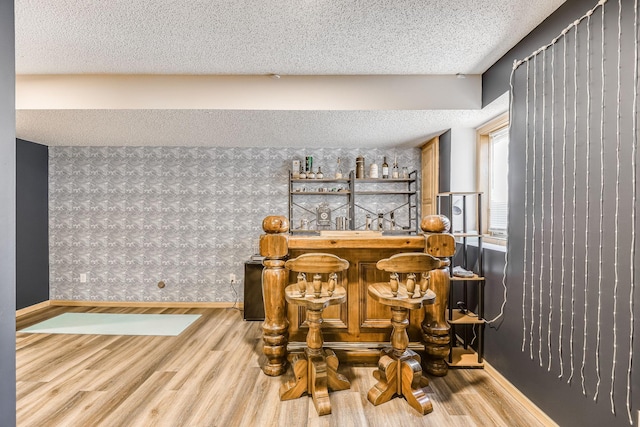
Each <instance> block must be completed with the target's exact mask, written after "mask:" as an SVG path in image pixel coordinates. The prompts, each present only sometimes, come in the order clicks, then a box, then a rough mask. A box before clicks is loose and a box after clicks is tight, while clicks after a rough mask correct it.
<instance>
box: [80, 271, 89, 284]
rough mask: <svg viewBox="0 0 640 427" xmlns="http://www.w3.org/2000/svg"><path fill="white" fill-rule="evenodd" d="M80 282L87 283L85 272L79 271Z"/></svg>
mask: <svg viewBox="0 0 640 427" xmlns="http://www.w3.org/2000/svg"><path fill="white" fill-rule="evenodd" d="M80 283H87V273H80Z"/></svg>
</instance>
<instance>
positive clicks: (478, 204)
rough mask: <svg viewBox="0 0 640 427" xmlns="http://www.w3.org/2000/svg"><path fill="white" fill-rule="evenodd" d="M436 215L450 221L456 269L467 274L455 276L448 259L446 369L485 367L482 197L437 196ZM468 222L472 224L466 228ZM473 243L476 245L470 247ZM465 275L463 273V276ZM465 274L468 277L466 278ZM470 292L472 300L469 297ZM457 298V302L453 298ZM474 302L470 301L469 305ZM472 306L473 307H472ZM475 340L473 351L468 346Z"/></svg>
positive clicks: (462, 194)
mask: <svg viewBox="0 0 640 427" xmlns="http://www.w3.org/2000/svg"><path fill="white" fill-rule="evenodd" d="M436 197H437V208H438V213H441V214H444V215H446V216H447V217H449V218H451V226H452V231H451V234H453V236H454V237H455V238H456V242H457V244H456V246H457V250H456V252H457V254H456V255H457V256H456V257H455V258H456V261H457V262H458V264H459V267H462V269H463V270H465V271H466V273H465V274H463V275H462V277H461V276H458V275H456V274H455V273H454V269H455V268H456V267H457V266H456V265H455V264H454V257H452V258H451V287H450V291H449V309H448V311H447V321H448V323H449V325H450V326H451V341H450V345H451V349H450V350H451V351H450V352H449V359H448V362H447V363H448V365H449V366H450V367H458V368H482V367H483V366H484V363H483V357H484V328H485V325H486V320H485V317H484V286H485V278H484V268H483V260H482V255H483V252H482V237H483V236H482V234H481V233H480V224H481V223H482V193H479V192H447V193H440V194H438V195H437V196H436ZM469 222H471V223H472V224H469ZM471 239H473V240H475V241H476V242H477V244H470V240H471ZM470 246H472V247H475V248H477V249H474V250H475V251H477V252H476V256H475V262H471V257H470V252H471V249H470ZM463 273H464V272H463ZM467 274H468V275H467ZM470 292H472V295H473V298H472V296H471V295H470ZM456 296H458V298H456ZM472 299H473V301H472ZM472 305H473V307H472ZM476 339H477V343H476V349H477V352H476V351H474V350H473V349H472V348H471V346H472V345H473V343H474V340H476Z"/></svg>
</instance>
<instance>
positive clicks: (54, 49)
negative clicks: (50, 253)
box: [15, 0, 564, 147]
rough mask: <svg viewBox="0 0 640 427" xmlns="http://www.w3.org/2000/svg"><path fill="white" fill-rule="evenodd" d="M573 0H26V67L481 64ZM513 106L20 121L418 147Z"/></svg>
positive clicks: (228, 71) (419, 69) (22, 49)
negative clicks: (442, 133)
mask: <svg viewBox="0 0 640 427" xmlns="http://www.w3.org/2000/svg"><path fill="white" fill-rule="evenodd" d="M563 2H564V0H539V1H531V0H502V1H498V0H454V1H446V0H422V1H420V0H372V1H366V2H365V1H348V2H337V1H327V0H298V1H292V0H258V1H256V0H252V1H248V0H227V1H222V0H190V1H180V0H145V1H131V0H110V1H104V0H56V1H46V2H45V1H40V0H15V22H16V74H18V75H27V74H36V75H51V74H57V75H84V74H98V75H112V74H124V75H157V74H161V75H204V76H212V75H213V76H229V75H258V76H260V75H270V74H279V75H282V76H283V78H285V77H286V76H291V75H296V76H300V75H307V76H343V75H349V76H359V75H364V76H369V75H396V76H399V77H402V76H405V75H409V76H410V75H414V76H415V75H427V76H428V75H453V74H457V73H461V74H467V75H474V74H481V73H482V72H484V71H486V69H487V68H488V67H489V66H491V65H492V64H493V63H494V62H495V61H496V60H498V59H499V58H500V57H501V56H502V55H503V54H504V53H506V52H507V51H508V50H509V49H510V48H511V47H513V46H514V45H515V44H516V43H517V42H518V41H519V40H520V39H522V38H523V37H524V36H525V35H526V34H528V33H529V32H530V31H531V30H532V29H533V28H535V27H536V26H537V25H538V24H539V23H540V22H542V21H543V20H544V19H545V18H546V17H547V16H548V15H549V14H551V13H552V12H553V11H554V10H555V9H556V8H557V7H559V6H560V5H561V4H562V3H563ZM403 91H405V92H410V91H407V90H406V89H403ZM161 92H162V91H159V93H158V96H165V97H166V96H169V95H167V94H164V93H161ZM19 95H20V91H19V90H17V96H19ZM171 96H180V95H179V94H178V95H176V94H172V95H171ZM17 104H20V99H17ZM181 105H183V104H182V103H181ZM506 107H507V102H506V99H505V98H504V97H501V100H500V101H499V102H498V103H497V104H496V105H492V106H491V107H490V108H488V109H486V111H485V110H479V109H478V108H473V109H468V107H465V109H462V110H457V109H447V110H443V109H439V108H438V107H437V106H436V107H428V108H427V107H425V108H424V109H416V108H415V107H408V108H407V109H394V110H379V109H377V108H376V107H375V106H373V105H372V108H371V110H372V111H362V110H361V109H358V110H352V111H348V110H345V109H342V108H340V107H336V109H335V110H333V109H332V108H331V107H330V106H329V107H327V106H324V107H322V109H318V110H313V109H310V110H306V111H287V110H282V109H280V110H277V111H276V110H274V109H272V108H270V107H267V106H265V107H264V108H260V106H257V107H253V108H252V109H251V110H241V109H232V108H231V107H229V108H225V107H224V105H222V106H216V107H215V109H205V110H203V109H201V108H197V107H193V108H183V107H180V109H172V108H171V107H169V108H166V107H164V108H162V109H154V108H153V107H148V108H144V105H143V106H142V107H140V108H137V109H130V108H126V107H123V108H118V109H116V108H103V109H90V108H88V107H87V108H74V109H65V108H64V107H60V108H47V109H41V108H36V107H31V108H29V107H27V108H19V109H18V110H17V112H16V116H17V123H16V128H17V136H18V137H19V138H23V139H27V140H31V141H35V142H40V143H43V144H47V145H210V146H301V147H302V146H307V147H308V146H315V145H327V144H331V145H332V146H340V145H344V146H355V145H357V146H362V147H385V146H398V145H403V146H417V145H419V144H420V143H421V142H423V141H424V140H425V139H426V138H428V137H429V136H431V135H433V134H437V133H440V132H442V131H443V130H445V129H447V128H450V127H457V126H465V127H466V126H476V125H478V124H480V123H482V122H483V121H486V120H488V119H490V118H491V117H493V116H495V115H496V114H498V113H500V112H502V111H504V110H506ZM420 108H422V107H420ZM448 108H449V107H448Z"/></svg>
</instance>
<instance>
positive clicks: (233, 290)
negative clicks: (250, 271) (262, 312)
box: [229, 281, 242, 312]
mask: <svg viewBox="0 0 640 427" xmlns="http://www.w3.org/2000/svg"><path fill="white" fill-rule="evenodd" d="M229 286H230V287H231V291H232V292H233V295H234V296H235V301H233V305H232V306H231V308H232V309H234V310H238V311H239V312H242V309H240V307H238V300H239V298H240V297H239V295H238V291H236V288H235V287H234V286H233V281H229Z"/></svg>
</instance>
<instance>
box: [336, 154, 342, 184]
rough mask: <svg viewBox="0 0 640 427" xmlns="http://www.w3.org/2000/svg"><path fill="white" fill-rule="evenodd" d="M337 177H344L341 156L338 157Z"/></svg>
mask: <svg viewBox="0 0 640 427" xmlns="http://www.w3.org/2000/svg"><path fill="white" fill-rule="evenodd" d="M336 179H342V167H341V166H340V157H338V165H337V166H336Z"/></svg>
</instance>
